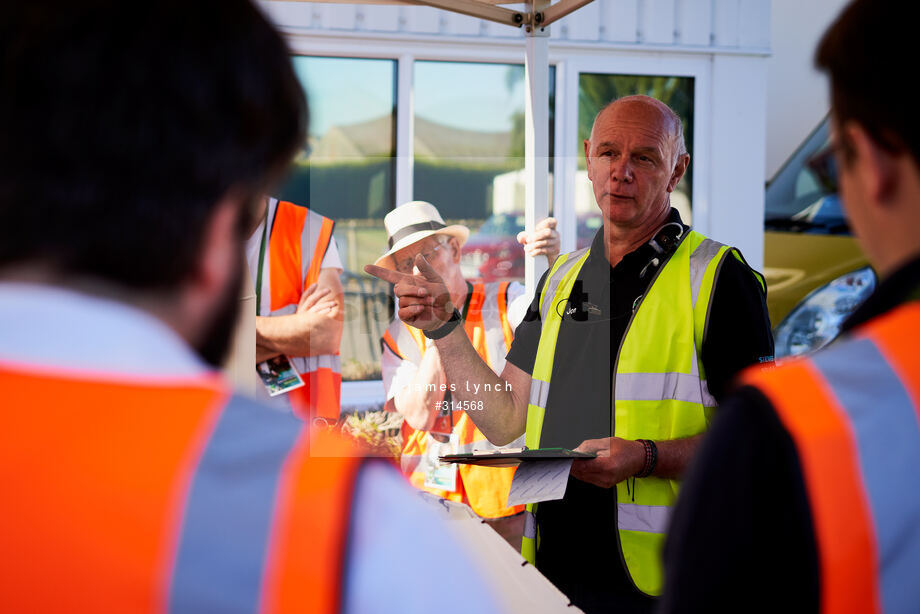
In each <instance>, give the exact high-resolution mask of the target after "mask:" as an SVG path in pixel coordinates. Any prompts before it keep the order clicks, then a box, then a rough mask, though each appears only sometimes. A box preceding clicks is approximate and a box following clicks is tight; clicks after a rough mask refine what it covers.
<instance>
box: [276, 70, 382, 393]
mask: <svg viewBox="0 0 920 614" xmlns="http://www.w3.org/2000/svg"><path fill="white" fill-rule="evenodd" d="M293 63H294V68H295V70H296V72H297V76H298V77H299V78H300V80H301V83H302V84H303V86H304V89H305V91H306V93H307V100H308V101H309V105H310V136H309V140H308V146H307V150H306V151H303V152H301V154H300V155H298V156H297V159H296V160H295V163H294V165H293V168H292V170H291V173H290V175H289V177H288V178H287V181H285V183H284V185H283V186H282V187H281V189H280V193H279V194H277V196H278V197H279V198H283V199H285V200H290V201H292V202H295V203H298V204H301V205H306V206H309V207H310V208H311V209H313V210H314V211H316V212H318V213H321V214H323V215H325V216H327V217H330V218H332V219H333V220H335V223H336V226H335V234H334V236H335V241H336V246H337V248H338V252H339V257H340V259H341V261H342V265H343V266H344V269H345V270H344V272H343V274H342V285H343V286H344V289H345V329H344V332H343V334H342V345H341V358H342V379H344V380H363V379H376V378H379V377H380V347H379V342H380V338H381V336H382V335H383V332H384V331H385V330H386V326H387V324H388V323H389V320H390V317H391V313H392V312H391V307H390V305H391V300H390V298H389V294H390V290H389V284H385V283H383V282H381V281H379V280H377V279H375V278H373V277H370V276H368V275H366V274H365V273H364V270H363V267H364V265H365V264H367V263H370V262H374V260H376V259H377V258H378V257H379V256H380V254H382V253H383V252H384V251H386V250H385V246H386V232H385V231H384V228H383V216H384V215H386V214H387V212H389V211H390V210H391V209H392V208H393V206H394V204H395V203H394V199H395V184H394V181H395V161H396V145H395V138H396V137H395V128H396V120H395V117H396V62H395V61H393V60H376V59H352V58H326V57H305V56H297V57H294V58H293Z"/></svg>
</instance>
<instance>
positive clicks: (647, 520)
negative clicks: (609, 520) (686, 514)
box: [617, 503, 672, 534]
mask: <svg viewBox="0 0 920 614" xmlns="http://www.w3.org/2000/svg"><path fill="white" fill-rule="evenodd" d="M671 509H672V508H671V506H670V505H636V504H635V503H617V526H618V527H619V529H620V530H621V531H643V532H645V533H662V534H663V533H664V532H665V531H666V530H667V528H668V523H669V522H670V520H671Z"/></svg>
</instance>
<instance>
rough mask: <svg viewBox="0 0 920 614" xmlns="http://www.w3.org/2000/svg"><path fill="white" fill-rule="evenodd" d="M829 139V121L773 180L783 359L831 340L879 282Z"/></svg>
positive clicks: (771, 247) (769, 250)
mask: <svg viewBox="0 0 920 614" xmlns="http://www.w3.org/2000/svg"><path fill="white" fill-rule="evenodd" d="M828 140H829V122H828V120H827V119H826V118H825V120H824V121H823V122H822V123H821V124H820V125H819V126H818V127H817V128H816V129H815V131H814V132H812V134H810V135H809V136H808V138H807V139H806V140H805V142H804V143H803V144H802V145H801V146H800V147H799V149H798V150H797V151H796V152H795V153H794V154H793V155H792V157H790V158H789V160H788V161H787V162H786V164H785V165H783V167H782V168H781V169H780V170H779V171H778V172H777V173H776V175H775V176H774V178H773V179H772V180H771V181H770V183H769V184H768V185H767V190H766V211H765V220H764V229H765V233H764V276H765V277H766V279H767V307H768V309H769V311H770V321H771V322H773V324H774V329H773V335H774V338H775V340H776V357H777V358H784V357H788V356H796V355H799V354H804V353H807V352H811V351H814V350H817V349H818V348H820V347H823V346H824V345H827V344H828V343H830V342H831V341H832V340H833V339H834V338H835V337H837V335H838V334H839V333H840V326H841V324H842V323H843V321H844V320H845V319H846V318H847V317H848V316H849V315H850V314H851V313H853V311H854V310H855V309H856V308H857V307H858V306H859V305H860V304H862V302H863V301H864V300H865V299H866V298H867V297H868V296H869V295H870V294H871V293H872V291H873V290H874V289H875V286H876V284H877V278H876V275H875V272H874V271H873V270H872V268H871V267H870V266H869V263H868V261H867V260H866V257H865V255H863V253H862V251H861V250H860V248H859V245H858V244H857V242H856V240H855V239H854V238H853V236H852V233H851V231H850V227H849V224H848V223H847V219H846V215H845V213H844V211H843V209H842V208H841V206H840V198H839V196H838V194H837V182H836V169H835V168H834V163H833V158H832V156H831V155H830V152H829V149H828V148H827V144H828Z"/></svg>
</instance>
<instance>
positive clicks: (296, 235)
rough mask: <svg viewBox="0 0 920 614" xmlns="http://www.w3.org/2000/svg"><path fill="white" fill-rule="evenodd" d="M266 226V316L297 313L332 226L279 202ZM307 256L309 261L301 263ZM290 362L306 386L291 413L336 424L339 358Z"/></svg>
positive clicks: (293, 400) (294, 400) (294, 397)
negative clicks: (267, 307) (302, 295)
mask: <svg viewBox="0 0 920 614" xmlns="http://www.w3.org/2000/svg"><path fill="white" fill-rule="evenodd" d="M270 223H271V226H270V238H269V241H268V252H269V266H268V274H267V275H266V276H265V278H263V280H262V286H263V290H265V289H266V288H267V289H268V292H269V293H270V296H271V303H270V305H271V307H270V309H271V311H270V312H269V313H268V315H269V316H277V315H289V314H292V313H295V312H296V311H297V305H298V303H299V302H300V296H301V294H303V291H304V290H306V289H307V287H308V286H310V285H311V284H313V283H316V280H317V279H318V278H319V272H320V268H321V266H322V262H323V257H324V256H325V255H326V250H327V249H328V248H329V242H330V241H331V240H332V230H333V227H334V225H335V224H334V222H333V221H332V220H330V219H329V218H326V217H323V216H322V215H319V214H318V213H314V212H313V211H310V210H309V209H308V208H306V207H301V206H300V205H295V204H293V203H289V202H285V201H279V202H278V203H277V207H276V208H275V214H274V216H272V217H271V218H270ZM316 229H318V232H317V230H316ZM305 255H307V257H308V258H309V260H304V258H305ZM290 358H291V361H292V362H293V363H294V366H295V367H296V368H297V370H298V371H299V372H300V373H301V376H302V377H303V380H304V384H305V385H304V386H303V387H302V388H297V389H295V390H292V391H291V392H289V393H287V394H288V396H289V398H290V401H291V405H292V407H293V408H294V413H295V414H297V415H298V416H299V417H301V418H303V419H305V420H306V419H313V418H317V417H319V418H327V419H331V420H338V418H339V411H340V407H341V391H342V374H341V364H340V360H339V355H338V353H336V354H324V355H316V356H304V357H293V356H292V357H290Z"/></svg>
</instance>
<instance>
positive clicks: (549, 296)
mask: <svg viewBox="0 0 920 614" xmlns="http://www.w3.org/2000/svg"><path fill="white" fill-rule="evenodd" d="M588 249H589V248H587V247H586V248H584V249H580V250H578V251H575V252H572V253H571V254H567V255H566V257H565V259H564V260H559V259H557V262H558V263H559V264H558V265H557V266H556V268H555V269H554V270H552V271H550V274H549V275H548V276H547V279H546V282H545V283H544V284H543V292H542V293H541V294H540V319H541V320H542V321H543V322H546V319H547V318H548V317H549V310H550V309H551V308H552V307H553V305H554V304H555V303H556V300H555V297H556V294H557V292H558V290H559V285H560V284H561V283H562V282H563V281H564V280H565V278H566V276H567V275H568V274H569V272H570V271H571V270H572V269H573V267H575V266H576V265H578V268H579V269H581V265H582V264H584V261H583V260H582V257H583V256H587V254H588ZM566 299H568V296H566Z"/></svg>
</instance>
